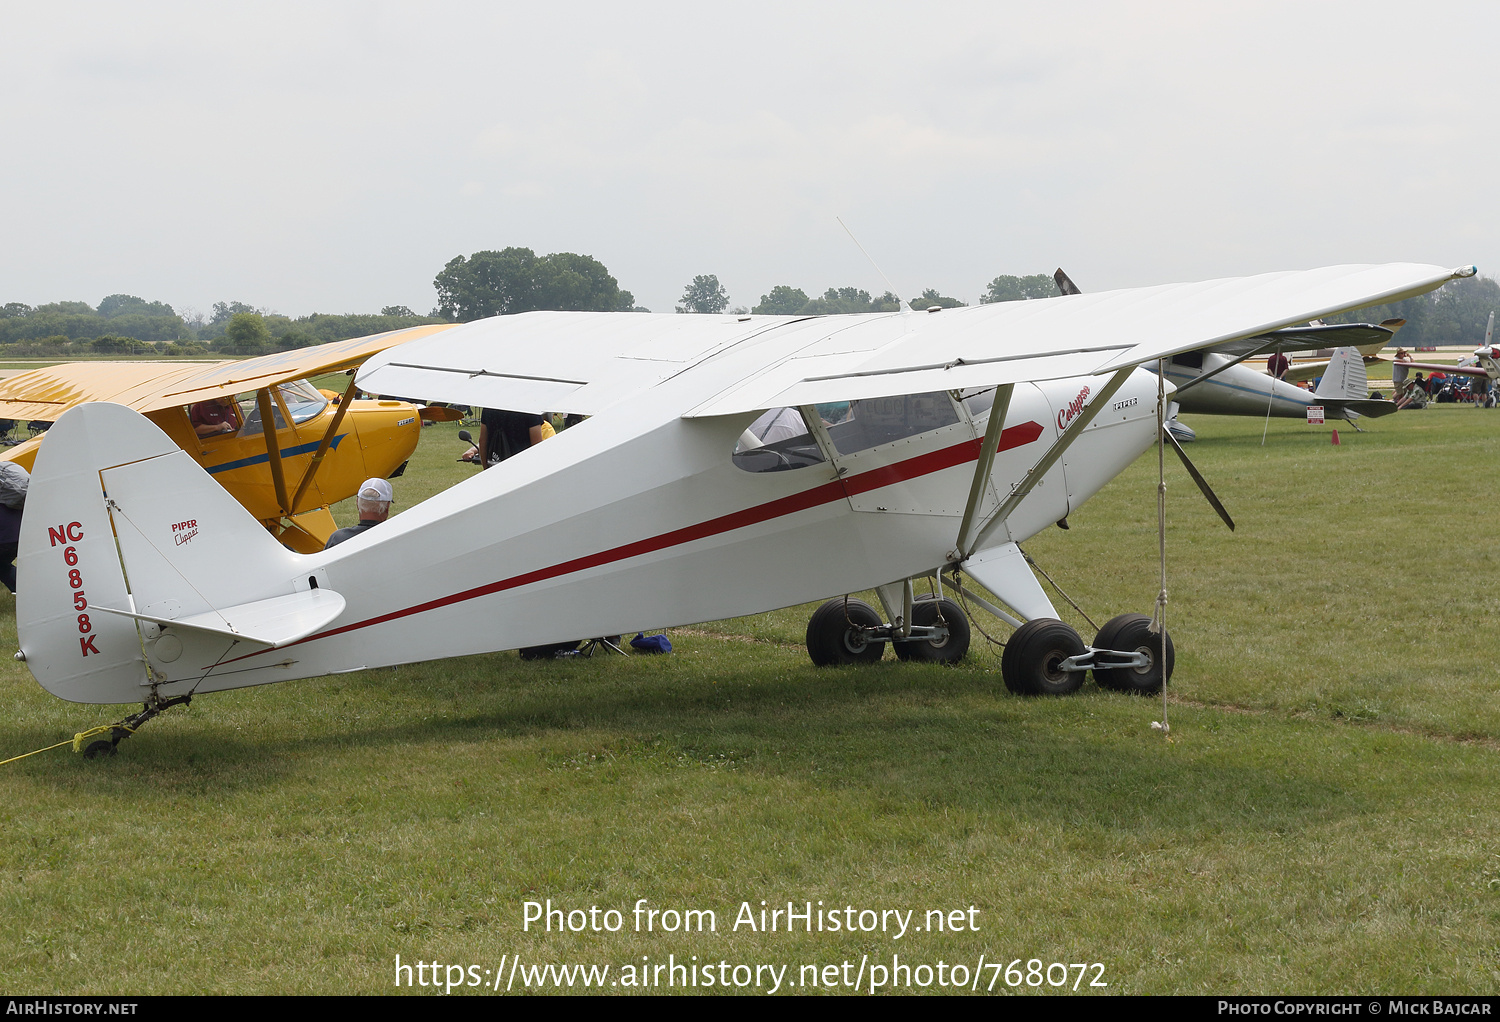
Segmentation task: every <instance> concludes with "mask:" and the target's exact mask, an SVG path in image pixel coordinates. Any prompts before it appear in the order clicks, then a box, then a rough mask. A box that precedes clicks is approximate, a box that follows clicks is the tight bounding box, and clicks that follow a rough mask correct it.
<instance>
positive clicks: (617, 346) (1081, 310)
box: [358, 263, 1475, 418]
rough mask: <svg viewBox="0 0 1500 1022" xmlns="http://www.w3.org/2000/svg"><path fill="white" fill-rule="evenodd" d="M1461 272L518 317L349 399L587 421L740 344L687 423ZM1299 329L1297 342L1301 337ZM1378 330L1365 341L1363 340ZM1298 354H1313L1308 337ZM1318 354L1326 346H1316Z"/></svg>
mask: <svg viewBox="0 0 1500 1022" xmlns="http://www.w3.org/2000/svg"><path fill="white" fill-rule="evenodd" d="M1474 272H1475V270H1474V268H1473V267H1461V268H1459V269H1456V270H1455V269H1444V268H1442V267H1439V266H1432V265H1424V264H1414V263H1397V264H1387V265H1377V266H1366V265H1361V266H1333V267H1325V268H1323V269H1319V270H1305V271H1290V272H1282V273H1267V274H1261V275H1259V276H1254V277H1238V278H1228V279H1223V280H1211V281H1204V282H1200V283H1192V284H1166V285H1161V286H1158V287H1148V288H1133V289H1129V290H1123V291H1102V292H1097V293H1093V294H1083V295H1065V296H1060V297H1056V298H1044V299H1038V300H1034V301H1027V302H1002V303H997V304H993V305H981V306H973V307H968V308H957V309H945V310H942V311H941V312H940V313H890V314H879V315H864V316H826V317H809V318H798V317H787V316H740V317H736V316H702V315H650V314H645V313H588V312H533V313H525V314H522V315H518V316H501V317H497V318H495V319H489V320H480V321H477V322H474V323H469V324H465V325H463V326H459V327H455V328H453V329H452V330H450V331H447V332H446V333H444V334H442V335H439V336H436V337H429V338H424V339H421V340H417V341H413V342H412V343H410V344H406V345H403V346H402V347H401V348H399V349H395V350H391V351H386V352H382V353H380V354H377V355H375V356H373V357H372V358H371V359H370V361H368V362H366V363H365V366H364V368H363V369H362V370H361V371H360V374H359V377H358V379H359V385H360V386H361V387H362V388H363V389H365V390H371V391H377V392H381V393H398V394H420V395H422V396H424V397H425V398H428V399H430V400H446V401H453V402H458V403H466V404H476V405H483V406H485V407H496V408H508V409H513V410H516V411H532V412H541V411H551V412H570V413H579V414H585V415H587V414H593V413H595V412H597V411H599V410H600V409H601V408H603V407H606V406H608V405H610V404H613V403H615V402H616V401H619V400H622V399H624V398H626V397H628V396H630V395H633V394H636V393H640V392H641V391H644V390H646V389H649V388H651V387H653V386H655V385H657V384H658V383H660V382H662V381H664V380H666V379H669V378H671V377H673V376H676V375H677V374H679V373H683V372H686V371H690V370H691V369H692V367H693V366H695V365H698V364H700V363H704V362H707V361H709V360H713V359H716V358H720V357H727V356H729V355H730V354H731V353H732V354H738V353H739V352H742V351H744V350H746V349H747V348H748V347H749V346H754V347H755V349H756V351H757V352H759V353H762V354H761V358H760V360H759V365H758V366H757V368H756V369H755V370H753V371H752V372H750V373H749V374H748V375H746V376H745V377H744V378H742V379H740V380H739V381H738V382H736V383H734V384H733V385H732V386H730V387H728V388H721V389H719V390H718V392H717V393H714V392H710V393H705V395H704V400H703V401H702V403H700V404H699V405H698V406H696V407H695V408H692V409H690V410H689V411H688V412H687V416H688V417H690V418H696V417H704V416H714V415H729V414H738V413H742V412H749V411H757V410H764V409H767V408H775V407H780V406H789V405H808V404H818V403H821V402H825V401H847V400H854V399H864V398H874V397H889V396H894V395H898V394H913V393H923V392H929V391H936V390H961V389H969V388H985V387H993V386H997V385H1000V384H1005V383H1017V382H1023V381H1039V380H1048V379H1060V378H1065V377H1070V376H1085V375H1098V374H1104V373H1111V372H1113V371H1115V370H1117V369H1120V368H1123V367H1126V366H1131V365H1139V364H1140V363H1143V362H1148V361H1152V360H1154V359H1157V358H1164V357H1168V356H1170V355H1173V354H1175V353H1177V352H1181V351H1190V350H1193V349H1196V348H1202V347H1213V348H1214V350H1220V348H1221V347H1222V346H1224V345H1228V344H1230V343H1231V342H1239V341H1245V340H1247V339H1252V338H1259V339H1258V340H1255V341H1254V342H1253V343H1254V345H1255V346H1256V347H1262V346H1264V345H1265V344H1267V343H1271V344H1273V346H1274V343H1275V342H1274V340H1272V341H1270V342H1268V341H1267V340H1266V339H1265V335H1268V334H1271V333H1272V332H1274V331H1279V330H1283V329H1285V328H1287V327H1291V326H1294V325H1295V324H1299V323H1306V322H1308V321H1309V320H1311V319H1316V318H1318V317H1320V316H1327V315H1332V314H1334V313H1336V312H1342V311H1345V310H1348V309H1355V308H1360V307H1363V306H1366V305H1372V304H1376V303H1381V302H1391V301H1396V300H1399V299H1401V298H1406V297H1410V296H1412V295H1417V294H1423V293H1425V292H1427V291H1431V290H1433V289H1434V288H1437V287H1439V286H1441V285H1442V284H1444V283H1446V282H1448V281H1450V280H1454V279H1456V278H1459V277H1466V276H1472V275H1473V274H1474ZM1308 329H1310V328H1305V327H1304V328H1299V330H1301V331H1303V332H1305V331H1307V330H1308ZM1377 329H1378V328H1377ZM1308 343H1313V340H1312V339H1309V341H1308ZM1315 343H1316V344H1317V346H1319V347H1324V346H1327V345H1328V344H1329V336H1328V334H1327V333H1326V332H1320V333H1318V334H1317V336H1316V339H1315Z"/></svg>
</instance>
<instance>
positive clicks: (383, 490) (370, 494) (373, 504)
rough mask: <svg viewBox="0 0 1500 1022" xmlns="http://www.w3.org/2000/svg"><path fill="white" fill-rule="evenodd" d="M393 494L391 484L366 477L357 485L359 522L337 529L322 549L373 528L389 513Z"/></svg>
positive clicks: (388, 515) (334, 545)
mask: <svg viewBox="0 0 1500 1022" xmlns="http://www.w3.org/2000/svg"><path fill="white" fill-rule="evenodd" d="M394 498H395V494H393V493H392V492H391V484H390V483H388V482H386V481H385V480H384V479H381V478H380V477H378V476H377V477H375V478H373V479H366V480H365V481H364V482H363V483H362V484H360V487H359V496H358V497H357V498H356V503H357V505H358V507H359V524H358V525H351V526H349V527H348V528H345V529H339V530H338V531H336V532H335V533H334V534H333V535H332V536H329V537H328V542H327V543H324V544H323V549H324V550H328V549H331V548H332V547H336V546H338V545H339V544H340V543H342V542H343V541H344V540H346V539H353V538H354V537H355V536H362V535H364V533H365V530H366V529H373V528H374V527H375V526H377V525H379V524H380V523H381V522H383V521H385V520H386V519H387V518H389V517H390V515H391V502H392V500H393V499H394Z"/></svg>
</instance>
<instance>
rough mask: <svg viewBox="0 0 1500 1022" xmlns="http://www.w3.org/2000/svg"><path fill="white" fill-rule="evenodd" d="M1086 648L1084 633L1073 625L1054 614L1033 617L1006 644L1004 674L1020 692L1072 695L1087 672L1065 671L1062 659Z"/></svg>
mask: <svg viewBox="0 0 1500 1022" xmlns="http://www.w3.org/2000/svg"><path fill="white" fill-rule="evenodd" d="M1083 651H1084V645H1083V636H1081V635H1079V634H1078V632H1077V631H1076V630H1075V629H1074V628H1073V626H1072V625H1069V624H1066V623H1065V622H1062V621H1059V620H1057V619H1056V618H1051V617H1039V618H1033V619H1032V620H1030V621H1028V622H1026V623H1025V624H1024V625H1022V626H1021V627H1020V628H1017V629H1016V631H1015V634H1014V635H1012V636H1011V637H1010V641H1009V642H1007V643H1006V644H1005V652H1004V654H1002V655H1001V657H1000V676H1001V677H1002V678H1004V679H1005V687H1006V688H1008V689H1010V690H1011V691H1012V692H1014V693H1016V694H1017V695H1023V696H1041V695H1048V696H1066V695H1072V694H1073V693H1074V692H1077V691H1078V688H1079V686H1080V685H1082V684H1083V672H1082V671H1065V670H1063V669H1062V662H1063V661H1064V660H1066V659H1068V657H1073V656H1077V655H1078V654H1080V653H1082V652H1083Z"/></svg>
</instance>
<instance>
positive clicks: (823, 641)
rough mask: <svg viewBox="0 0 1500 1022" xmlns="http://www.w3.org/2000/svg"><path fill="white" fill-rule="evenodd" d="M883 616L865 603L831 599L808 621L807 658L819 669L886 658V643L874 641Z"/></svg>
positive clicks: (868, 662) (862, 601) (814, 612)
mask: <svg viewBox="0 0 1500 1022" xmlns="http://www.w3.org/2000/svg"><path fill="white" fill-rule="evenodd" d="M880 625H881V620H880V615H879V614H877V613H875V608H874V607H872V606H870V605H869V604H868V603H866V602H865V601H864V600H846V599H843V598H840V599H837V600H829V601H828V602H827V603H825V604H823V606H821V607H819V608H818V609H817V610H815V611H813V615H812V617H811V618H809V619H808V622H807V655H808V656H810V657H812V662H813V663H815V664H817V665H818V666H819V667H836V666H838V665H840V664H872V663H874V662H875V661H877V660H879V659H880V658H881V657H882V656H884V655H885V642H884V640H880V639H872V638H870V634H869V630H870V629H872V628H879V627H880Z"/></svg>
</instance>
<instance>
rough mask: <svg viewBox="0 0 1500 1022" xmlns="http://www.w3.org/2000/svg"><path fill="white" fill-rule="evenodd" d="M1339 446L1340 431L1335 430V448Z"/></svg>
mask: <svg viewBox="0 0 1500 1022" xmlns="http://www.w3.org/2000/svg"><path fill="white" fill-rule="evenodd" d="M1338 445H1339V431H1338V430H1334V431H1333V446H1335V447H1337V446H1338Z"/></svg>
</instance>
